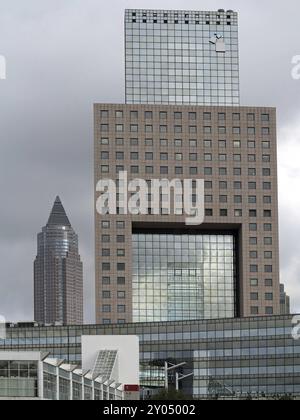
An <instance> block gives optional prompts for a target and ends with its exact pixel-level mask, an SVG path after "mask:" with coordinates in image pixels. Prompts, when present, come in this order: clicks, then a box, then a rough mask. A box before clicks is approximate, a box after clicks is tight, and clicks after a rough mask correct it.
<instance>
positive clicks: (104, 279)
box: [102, 277, 110, 286]
mask: <svg viewBox="0 0 300 420" xmlns="http://www.w3.org/2000/svg"><path fill="white" fill-rule="evenodd" d="M102 284H103V285H105V286H108V285H110V277H102Z"/></svg>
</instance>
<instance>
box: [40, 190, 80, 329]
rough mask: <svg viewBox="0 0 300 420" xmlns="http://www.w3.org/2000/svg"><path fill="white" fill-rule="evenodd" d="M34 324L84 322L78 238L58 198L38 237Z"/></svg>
mask: <svg viewBox="0 0 300 420" xmlns="http://www.w3.org/2000/svg"><path fill="white" fill-rule="evenodd" d="M34 307H35V310H34V312H35V314H34V315H35V321H37V322H40V323H42V324H54V323H61V324H64V325H72V324H82V323H83V274H82V262H81V260H80V255H79V253H78V237H77V235H76V233H75V232H74V230H73V228H72V226H71V223H70V221H69V219H68V217H67V215H66V212H65V209H64V207H63V205H62V203H61V201H60V198H59V197H57V198H56V200H55V203H54V206H53V209H52V211H51V214H50V217H49V220H48V223H47V225H46V226H45V227H44V228H43V229H42V232H41V233H39V234H38V252H37V257H36V259H35V262H34Z"/></svg>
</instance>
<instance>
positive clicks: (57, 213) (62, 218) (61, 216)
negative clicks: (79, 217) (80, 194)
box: [47, 196, 71, 226]
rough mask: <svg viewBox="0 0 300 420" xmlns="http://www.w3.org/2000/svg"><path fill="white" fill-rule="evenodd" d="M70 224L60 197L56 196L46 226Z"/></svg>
mask: <svg viewBox="0 0 300 420" xmlns="http://www.w3.org/2000/svg"><path fill="white" fill-rule="evenodd" d="M54 225H56V226H71V223H70V221H69V219H68V216H67V214H66V211H65V209H64V207H63V205H62V203H61V200H60V198H59V197H58V196H57V197H56V200H55V202H54V205H53V208H52V211H51V214H50V217H49V220H48V223H47V226H54Z"/></svg>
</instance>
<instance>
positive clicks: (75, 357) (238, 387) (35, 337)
mask: <svg viewBox="0 0 300 420" xmlns="http://www.w3.org/2000/svg"><path fill="white" fill-rule="evenodd" d="M293 328H295V325H294V324H293V317H292V316H291V315H284V316H270V317H252V318H242V319H218V320H201V321H176V322H162V323H137V324H124V325H85V326H64V327H63V326H61V327H60V326H58V327H42V326H38V325H34V324H33V325H32V326H31V327H28V325H26V326H25V327H24V328H23V327H22V325H21V324H16V325H14V324H11V325H8V328H7V331H6V340H5V341H1V340H0V350H6V351H7V350H11V351H25V350H31V351H42V352H49V353H50V354H51V356H52V357H55V358H58V359H62V360H65V361H66V363H70V364H75V365H81V364H82V350H81V345H82V342H83V339H82V336H95V335H100V336H107V335H108V336H111V335H117V336H119V335H121V336H127V335H134V336H138V337H139V339H140V384H141V388H142V391H143V394H144V395H145V394H146V395H147V392H148V391H149V390H150V392H151V390H156V389H157V388H163V387H164V384H165V373H164V372H165V369H164V367H165V362H166V361H167V362H171V363H174V364H177V363H183V362H185V363H186V364H185V365H184V366H183V367H182V368H181V369H180V370H179V371H178V373H179V374H182V375H189V374H190V373H192V374H193V375H192V376H190V377H189V378H188V379H186V380H183V381H180V387H181V390H182V391H183V392H184V393H185V394H186V395H189V396H193V397H194V398H196V399H201V398H203V399H206V398H216V397H226V398H235V397H236V396H239V395H248V394H251V395H253V396H260V397H262V396H266V397H272V396H274V395H281V396H286V395H292V396H293V397H298V396H300V340H297V339H296V338H297V335H296V334H293V332H294V330H293ZM132 357H134V356H132V355H131V356H129V357H128V360H130V359H131V358H132ZM0 372H1V371H0ZM169 384H170V385H172V384H173V385H175V372H174V373H172V374H171V373H170V377H169Z"/></svg>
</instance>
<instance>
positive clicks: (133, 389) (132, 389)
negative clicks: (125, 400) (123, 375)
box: [124, 385, 140, 392]
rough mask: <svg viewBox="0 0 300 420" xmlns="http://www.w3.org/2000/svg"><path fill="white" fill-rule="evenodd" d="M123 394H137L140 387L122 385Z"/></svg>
mask: <svg viewBox="0 0 300 420" xmlns="http://www.w3.org/2000/svg"><path fill="white" fill-rule="evenodd" d="M124 391H125V392H139V391H140V387H139V385H124Z"/></svg>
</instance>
